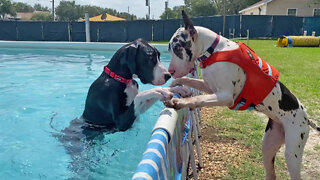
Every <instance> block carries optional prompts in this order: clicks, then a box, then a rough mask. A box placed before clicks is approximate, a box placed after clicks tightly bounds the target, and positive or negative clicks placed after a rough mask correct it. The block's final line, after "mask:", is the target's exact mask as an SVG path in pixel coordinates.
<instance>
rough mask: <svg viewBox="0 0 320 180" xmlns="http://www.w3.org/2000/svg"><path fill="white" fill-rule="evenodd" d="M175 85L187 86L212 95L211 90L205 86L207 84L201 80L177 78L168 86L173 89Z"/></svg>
mask: <svg viewBox="0 0 320 180" xmlns="http://www.w3.org/2000/svg"><path fill="white" fill-rule="evenodd" d="M177 84H180V85H185V86H189V87H192V88H194V89H198V90H200V91H203V92H206V93H209V94H211V93H213V92H212V90H211V89H210V88H209V86H208V85H207V83H205V82H204V81H203V80H202V79H194V78H187V77H182V78H177V79H175V80H173V81H172V83H171V84H170V86H171V87H173V86H175V85H177Z"/></svg>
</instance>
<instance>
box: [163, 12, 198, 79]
mask: <svg viewBox="0 0 320 180" xmlns="http://www.w3.org/2000/svg"><path fill="white" fill-rule="evenodd" d="M182 17H183V20H184V24H185V27H184V28H183V27H182V28H179V29H178V30H177V31H176V32H175V33H174V34H173V36H172V37H171V40H170V42H169V48H168V50H169V52H171V54H172V59H171V62H170V66H169V72H170V73H171V75H172V76H173V77H174V78H179V77H182V76H185V75H187V74H188V73H189V72H190V71H191V70H193V63H194V61H195V59H196V58H197V52H196V49H195V42H196V41H197V37H198V34H197V30H196V29H195V28H194V26H193V23H192V21H191V19H190V18H189V17H188V15H187V14H186V13H185V12H184V11H182Z"/></svg>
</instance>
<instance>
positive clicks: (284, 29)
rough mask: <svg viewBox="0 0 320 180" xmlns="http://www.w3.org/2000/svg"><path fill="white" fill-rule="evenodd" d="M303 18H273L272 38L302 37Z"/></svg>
mask: <svg viewBox="0 0 320 180" xmlns="http://www.w3.org/2000/svg"><path fill="white" fill-rule="evenodd" d="M302 28H303V17H296V16H273V26H272V36H273V37H280V36H283V35H286V36H289V35H296V36H299V35H302V34H303V31H302Z"/></svg>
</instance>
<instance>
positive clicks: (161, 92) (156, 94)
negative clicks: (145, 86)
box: [134, 87, 173, 115]
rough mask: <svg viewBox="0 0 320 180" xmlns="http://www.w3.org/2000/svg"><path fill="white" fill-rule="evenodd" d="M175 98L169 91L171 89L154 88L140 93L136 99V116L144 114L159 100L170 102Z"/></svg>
mask: <svg viewBox="0 0 320 180" xmlns="http://www.w3.org/2000/svg"><path fill="white" fill-rule="evenodd" d="M172 96H173V93H172V92H170V91H169V88H161V87H158V88H154V89H150V90H146V91H143V92H141V93H139V94H138V95H137V96H136V97H135V99H134V105H135V112H136V114H137V115H138V114H141V113H144V112H145V111H146V110H148V109H149V108H150V107H151V106H152V105H153V104H154V103H155V102H156V101H158V100H161V101H163V100H169V99H171V98H172Z"/></svg>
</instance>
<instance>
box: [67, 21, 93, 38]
mask: <svg viewBox="0 0 320 180" xmlns="http://www.w3.org/2000/svg"><path fill="white" fill-rule="evenodd" d="M90 25H91V24H90ZM70 27H71V41H82V42H84V41H86V29H85V28H86V27H85V22H71V23H70Z"/></svg>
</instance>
